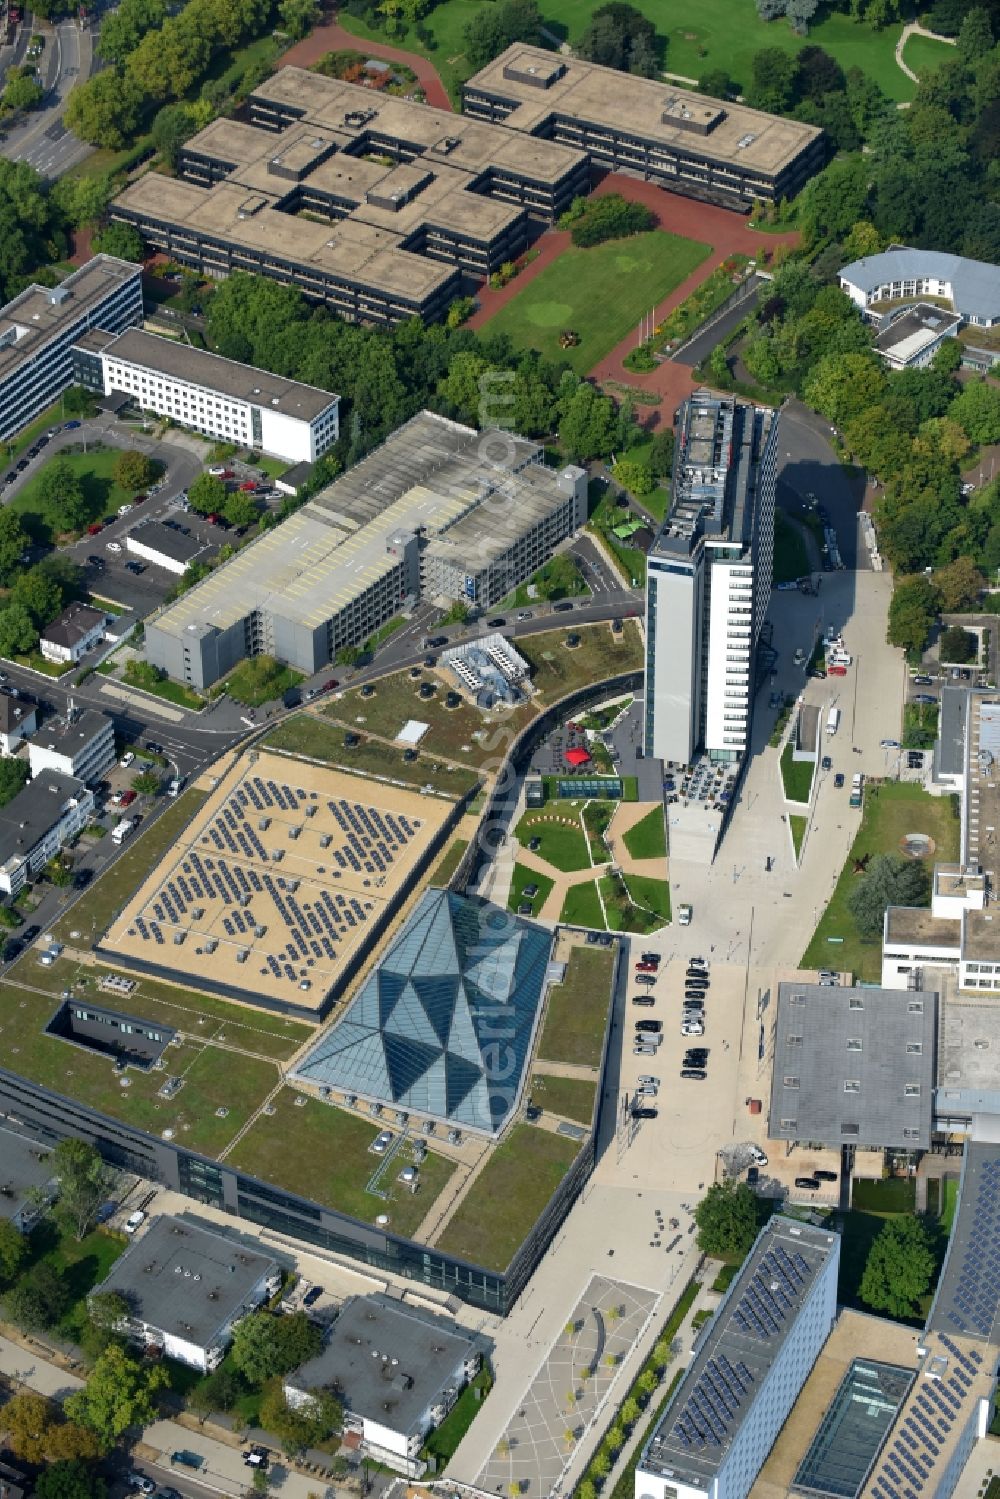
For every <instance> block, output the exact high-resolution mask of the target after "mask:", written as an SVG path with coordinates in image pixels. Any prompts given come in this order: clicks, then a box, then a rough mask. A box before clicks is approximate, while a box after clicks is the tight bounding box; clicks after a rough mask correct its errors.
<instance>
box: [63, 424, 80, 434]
mask: <svg viewBox="0 0 1000 1499" xmlns="http://www.w3.org/2000/svg"><path fill="white" fill-rule="evenodd" d="M82 426H83V423H82V422H63V429H64V430H65V431H66V432H75V431H76V429H77V427H82Z"/></svg>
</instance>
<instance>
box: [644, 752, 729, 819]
mask: <svg viewBox="0 0 1000 1499" xmlns="http://www.w3.org/2000/svg"><path fill="white" fill-rule="evenodd" d="M739 771H740V767H739V765H717V764H716V763H715V762H714V761H712V760H708V759H699V760H697V761H695V763H694V764H693V765H678V764H677V763H676V762H675V761H673V760H667V761H666V763H665V764H664V767H663V793H664V797H665V799H666V801H667V802H668V803H672V802H680V803H681V804H682V805H683V806H685V807H688V806H692V805H699V804H700V805H701V806H702V807H703V808H704V810H705V811H706V812H725V811H727V810H728V808H729V803H730V802H731V801H732V798H733V792H734V791H735V789H736V782H737V779H738V777H739Z"/></svg>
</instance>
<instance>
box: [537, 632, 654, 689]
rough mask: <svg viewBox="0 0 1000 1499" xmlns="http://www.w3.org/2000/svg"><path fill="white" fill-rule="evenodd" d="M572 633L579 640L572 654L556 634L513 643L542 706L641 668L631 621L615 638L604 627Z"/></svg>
mask: <svg viewBox="0 0 1000 1499" xmlns="http://www.w3.org/2000/svg"><path fill="white" fill-rule="evenodd" d="M576 633H577V634H579V635H580V636H581V637H582V639H581V643H580V645H579V646H578V647H577V649H576V650H574V651H568V650H566V648H565V639H566V634H565V632H564V631H559V630H553V631H550V632H547V633H546V634H544V635H529V636H526V637H524V638H523V639H521V640H519V641H518V642H517V648H518V651H519V652H520V653H521V655H522V656H523V657H524V658H525V660H526V661H527V662H528V664H529V665H530V666H531V668H532V672H531V680H532V683H533V685H534V687H535V694H536V699H537V700H538V701H539V702H540V703H541V704H542V705H543V706H548V704H549V703H554V702H555V701H556V700H557V699H558V698H561V697H565V696H566V694H567V693H570V692H575V691H576V690H577V688H579V687H587V686H589V685H590V684H591V683H594V682H600V681H602V680H603V679H604V678H605V677H613V676H617V675H618V674H619V673H620V672H625V671H635V670H638V669H639V668H641V667H642V664H643V661H644V659H645V653H644V651H643V647H642V640H641V638H640V636H639V629H638V626H637V624H636V621H635V620H634V619H627V620H625V627H624V629H623V630H622V633H621V634H620V635H618V636H616V635H614V634H613V633H612V631H611V628H610V626H608V625H605V624H600V625H585V626H584V627H583V628H582V629H580V630H578V631H577V632H576Z"/></svg>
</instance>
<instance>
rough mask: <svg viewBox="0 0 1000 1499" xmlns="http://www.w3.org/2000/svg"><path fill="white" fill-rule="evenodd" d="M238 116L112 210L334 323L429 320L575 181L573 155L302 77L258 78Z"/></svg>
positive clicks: (509, 250) (572, 193)
mask: <svg viewBox="0 0 1000 1499" xmlns="http://www.w3.org/2000/svg"><path fill="white" fill-rule="evenodd" d="M248 112H249V116H250V121H249V123H247V122H243V121H235V120H226V119H219V120H214V121H213V122H212V123H211V124H210V125H208V126H206V128H205V129H204V130H202V131H200V132H199V134H198V135H196V136H194V137H193V138H192V139H191V140H189V141H187V142H186V143H185V145H184V147H183V148H182V151H181V155H180V160H179V171H180V178H179V179H177V180H171V179H164V181H163V182H162V183H161V184H157V183H156V182H155V181H150V180H149V174H147V176H145V177H141V178H140V179H139V180H138V181H137V182H135V183H133V184H132V185H131V186H130V187H129V188H127V189H126V190H125V192H124V193H123V194H122V195H121V196H120V197H119V198H117V199H116V201H115V203H114V205H113V209H112V212H113V216H114V217H115V218H118V219H121V220H123V221H125V222H128V223H133V224H135V225H136V226H137V227H138V228H139V229H140V231H141V232H142V234H143V235H144V237H145V238H146V239H147V240H148V241H149V242H150V243H151V244H154V245H156V246H158V247H159V248H162V249H164V250H168V251H169V253H170V254H172V255H173V256H175V257H176V258H177V259H179V260H181V261H183V262H184V263H185V264H188V265H196V266H197V267H198V268H199V269H201V270H203V271H206V272H207V273H209V274H212V275H219V274H226V273H228V272H229V271H231V270H249V271H253V272H256V273H258V274H261V275H265V276H267V275H270V276H275V277H277V278H278V279H280V280H282V281H292V282H294V284H295V285H297V286H299V287H300V288H301V290H302V291H303V293H304V294H305V295H306V296H308V297H311V298H314V299H315V300H319V301H325V302H327V303H328V304H329V305H330V306H331V307H333V308H334V309H335V310H336V311H337V312H339V313H340V314H341V315H342V316H344V317H348V318H354V319H358V320H363V321H370V322H378V323H383V324H385V323H395V322H398V321H400V320H401V319H404V318H407V317H414V316H420V317H422V318H424V320H425V321H433V320H434V319H435V318H437V317H440V316H441V315H442V314H443V312H444V311H445V310H446V309H447V306H448V304H449V302H450V301H451V300H452V299H453V298H454V297H455V296H456V295H457V294H458V293H459V292H460V290H461V289H462V285H463V277H467V278H473V279H476V280H482V279H483V278H485V277H486V276H488V275H490V274H491V273H492V272H493V271H495V270H497V269H498V268H499V267H500V266H501V265H502V264H503V263H504V262H505V261H508V260H514V259H516V257H517V256H518V255H519V254H520V253H521V252H522V251H523V250H524V249H525V248H526V247H527V245H528V244H529V243H530V240H531V238H532V236H533V234H534V233H535V232H536V228H537V225H538V224H539V223H540V222H542V221H545V222H548V221H551V220H552V219H553V218H554V217H555V216H556V215H557V214H559V213H561V212H562V211H563V209H564V208H566V207H568V206H569V204H570V203H571V202H572V200H573V198H574V197H576V196H578V195H579V194H581V193H585V192H586V191H587V190H588V188H589V185H590V167H589V160H588V158H587V156H586V155H585V154H584V153H583V152H581V151H578V150H574V149H572V148H570V147H567V146H562V145H555V144H553V143H552V142H548V141H545V142H543V141H534V140H530V139H529V140H525V139H524V138H522V137H521V136H519V135H518V134H517V133H516V132H514V131H509V130H504V129H502V128H499V127H496V126H491V125H484V124H482V123H481V122H477V121H473V120H471V119H467V118H465V117H464V116H462V115H454V114H448V113H447V112H446V111H444V110H437V109H432V108H429V107H428V106H426V105H417V104H414V103H413V102H411V101H409V100H405V99H399V98H394V97H392V96H391V95H386V94H378V95H376V94H373V93H372V91H371V90H370V89H365V88H361V87H360V86H358V85H356V84H352V83H346V82H343V81H342V80H340V79H336V78H326V77H323V76H322V75H321V74H319V73H313V72H309V71H307V70H305V69H302V68H294V67H292V68H281V69H279V71H278V72H277V73H276V74H274V75H273V76H272V77H271V78H268V79H266V80H264V81H263V82H262V83H261V84H260V85H259V86H258V87H257V88H256V89H255V90H254V92H253V94H252V95H251V97H250V99H249V100H248Z"/></svg>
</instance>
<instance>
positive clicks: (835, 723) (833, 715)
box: [826, 708, 840, 735]
mask: <svg viewBox="0 0 1000 1499" xmlns="http://www.w3.org/2000/svg"><path fill="white" fill-rule="evenodd" d="M839 728H840V709H839V708H831V709H830V711H829V713H828V714H827V715H826V732H827V733H828V734H830V735H833V734H836V732H837V730H838V729H839Z"/></svg>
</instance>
